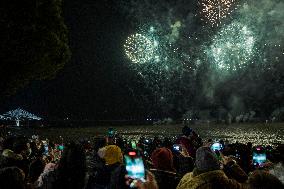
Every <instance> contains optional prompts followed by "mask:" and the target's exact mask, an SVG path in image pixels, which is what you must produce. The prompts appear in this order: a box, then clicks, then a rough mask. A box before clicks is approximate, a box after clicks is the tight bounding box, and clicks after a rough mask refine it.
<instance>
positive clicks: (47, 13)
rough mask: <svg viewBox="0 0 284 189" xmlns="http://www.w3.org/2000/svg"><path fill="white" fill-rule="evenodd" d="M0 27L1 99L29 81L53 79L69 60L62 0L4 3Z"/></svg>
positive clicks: (28, 0)
mask: <svg viewBox="0 0 284 189" xmlns="http://www.w3.org/2000/svg"><path fill="white" fill-rule="evenodd" d="M0 28H1V43H0V60H1V69H0V80H1V81H0V94H1V96H2V98H3V97H4V96H9V95H11V94H14V93H15V92H16V91H17V90H18V89H19V88H21V87H23V86H25V85H27V84H28V83H29V82H30V81H32V80H42V79H50V78H53V77H54V76H55V74H56V73H57V72H58V71H59V70H60V69H62V68H63V66H64V64H65V63H66V62H68V61H69V59H70V56H71V53H70V49H69V46H68V29H67V27H66V25H65V23H64V19H63V16H62V1H61V0H21V1H17V0H3V1H1V3H0Z"/></svg>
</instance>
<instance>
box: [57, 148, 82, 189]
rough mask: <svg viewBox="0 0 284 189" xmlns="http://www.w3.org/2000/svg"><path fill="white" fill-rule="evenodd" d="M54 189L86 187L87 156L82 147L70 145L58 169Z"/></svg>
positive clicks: (64, 152)
mask: <svg viewBox="0 0 284 189" xmlns="http://www.w3.org/2000/svg"><path fill="white" fill-rule="evenodd" d="M57 173H58V174H57V179H56V181H55V183H54V185H53V186H54V189H59V188H68V189H81V188H83V187H84V185H85V176H86V155H85V152H84V149H83V147H82V146H81V145H79V144H75V143H70V144H68V145H67V146H66V147H65V149H64V151H63V155H62V158H61V159H60V161H59V164H58V168H57Z"/></svg>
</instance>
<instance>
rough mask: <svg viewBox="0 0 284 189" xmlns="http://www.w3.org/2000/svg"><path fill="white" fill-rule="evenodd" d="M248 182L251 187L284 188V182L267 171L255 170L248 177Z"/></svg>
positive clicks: (264, 188) (252, 188)
mask: <svg viewBox="0 0 284 189" xmlns="http://www.w3.org/2000/svg"><path fill="white" fill-rule="evenodd" d="M248 184H249V187H250V188H251V189H272V188H273V189H283V188H284V184H283V183H281V181H280V180H279V179H278V178H277V177H275V176H274V175H272V174H270V173H268V172H267V171H260V170H257V171H254V172H253V173H252V174H251V175H250V176H249V179H248Z"/></svg>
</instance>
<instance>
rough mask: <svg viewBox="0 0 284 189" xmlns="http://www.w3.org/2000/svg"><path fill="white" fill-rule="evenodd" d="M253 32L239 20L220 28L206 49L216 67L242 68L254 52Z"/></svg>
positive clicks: (234, 69) (232, 69)
mask: <svg viewBox="0 0 284 189" xmlns="http://www.w3.org/2000/svg"><path fill="white" fill-rule="evenodd" d="M254 44H255V37H254V35H253V32H252V31H251V30H250V29H249V28H248V27H247V26H246V25H243V24H241V23H239V22H233V23H232V24H230V25H228V26H226V27H224V28H223V29H221V31H220V32H218V33H217V35H215V36H214V38H213V43H212V45H211V46H210V47H209V50H208V51H207V55H208V56H209V57H210V58H211V59H212V61H213V62H214V64H215V66H216V67H217V69H220V70H226V71H237V70H240V69H242V68H244V67H245V66H246V65H247V63H248V61H249V60H250V59H251V58H252V56H253V53H254Z"/></svg>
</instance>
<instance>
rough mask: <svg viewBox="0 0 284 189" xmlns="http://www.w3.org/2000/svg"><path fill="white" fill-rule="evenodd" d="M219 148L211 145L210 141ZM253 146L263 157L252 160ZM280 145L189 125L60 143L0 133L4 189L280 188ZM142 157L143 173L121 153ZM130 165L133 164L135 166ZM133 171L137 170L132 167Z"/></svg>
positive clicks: (0, 182) (0, 179) (0, 184)
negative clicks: (177, 131)
mask: <svg viewBox="0 0 284 189" xmlns="http://www.w3.org/2000/svg"><path fill="white" fill-rule="evenodd" d="M216 142H217V144H219V145H220V148H219V149H214V148H212V146H213V145H214V144H216ZM256 150H259V151H261V152H262V153H263V154H265V161H263V162H260V163H255V160H254V153H255V151H256ZM281 150H283V149H281V148H278V149H275V148H272V147H271V146H253V144H252V143H249V142H248V143H247V144H240V143H237V142H236V143H229V142H228V141H222V140H219V141H213V140H207V141H203V140H202V138H200V137H199V135H198V134H197V133H196V132H195V131H193V130H192V129H191V128H189V127H188V126H185V127H184V128H183V129H182V134H181V135H180V136H177V139H176V140H174V141H173V140H172V139H170V138H163V139H160V138H158V137H154V138H153V139H150V138H145V137H141V138H140V140H139V141H134V140H126V139H123V138H122V137H120V136H119V134H117V133H115V132H114V131H113V130H111V133H109V134H108V136H106V137H97V138H95V140H94V141H93V142H90V141H88V140H81V141H74V142H68V143H63V141H62V142H61V143H59V144H56V143H54V142H53V141H49V140H48V139H44V140H43V139H40V137H39V136H33V137H31V138H26V137H23V136H13V135H10V136H4V135H3V136H2V137H1V138H0V153H1V154H0V188H3V189H36V188H39V189H65V188H66V189H127V188H139V189H202V188H205V189H207V188H208V189H209V188H212V189H213V188H218V189H219V188H220V189H222V188H224V189H226V188H227V189H230V188H232V189H235V188H236V189H237V188H251V189H257V188H260V189H265V188H269V189H283V188H284V185H283V182H284V178H283V175H284V169H283V166H282V164H283V151H281ZM128 153H129V154H130V153H134V154H135V155H136V156H137V157H138V156H139V158H141V159H143V166H144V169H145V177H144V178H136V177H132V176H131V175H129V172H128V170H127V168H126V165H125V161H124V156H125V155H128ZM133 169H134V167H133ZM132 171H135V170H132Z"/></svg>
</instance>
